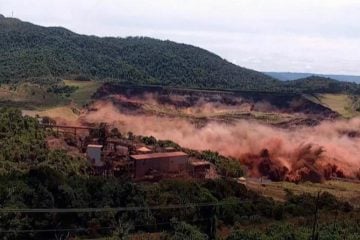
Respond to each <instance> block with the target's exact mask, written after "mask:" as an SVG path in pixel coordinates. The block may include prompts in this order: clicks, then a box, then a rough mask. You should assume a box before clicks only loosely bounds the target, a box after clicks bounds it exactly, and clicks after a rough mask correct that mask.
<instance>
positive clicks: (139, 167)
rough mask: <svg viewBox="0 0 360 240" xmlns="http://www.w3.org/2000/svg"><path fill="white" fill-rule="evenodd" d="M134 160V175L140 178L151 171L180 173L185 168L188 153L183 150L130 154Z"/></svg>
mask: <svg viewBox="0 0 360 240" xmlns="http://www.w3.org/2000/svg"><path fill="white" fill-rule="evenodd" d="M130 157H131V159H132V160H133V161H134V168H135V172H134V175H135V176H134V177H135V178H136V179H141V178H143V177H144V176H146V175H147V174H149V173H150V172H152V171H157V172H160V173H180V172H183V171H186V170H187V164H188V158H189V157H188V155H187V154H186V153H184V152H159V153H150V154H139V155H131V156H130Z"/></svg>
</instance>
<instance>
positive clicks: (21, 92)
mask: <svg viewBox="0 0 360 240" xmlns="http://www.w3.org/2000/svg"><path fill="white" fill-rule="evenodd" d="M0 102H2V103H4V105H5V104H6V105H7V106H13V107H21V108H23V109H44V108H49V107H55V106H61V105H66V104H68V103H69V102H70V101H69V99H66V98H64V97H63V96H61V95H57V94H54V93H49V92H47V88H45V87H43V86H40V85H37V84H32V83H21V84H18V85H7V84H2V85H1V86H0Z"/></svg>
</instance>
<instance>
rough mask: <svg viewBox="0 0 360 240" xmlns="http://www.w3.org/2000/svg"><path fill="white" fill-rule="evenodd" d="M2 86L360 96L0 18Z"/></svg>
mask: <svg viewBox="0 0 360 240" xmlns="http://www.w3.org/2000/svg"><path fill="white" fill-rule="evenodd" d="M0 49H1V52H0V83H1V82H3V83H14V82H18V81H32V82H48V83H52V82H54V83H55V82H58V79H59V78H71V79H79V80H87V79H97V80H102V81H116V82H121V83H126V84H137V85H138V84H141V85H162V86H170V87H181V88H200V89H219V90H242V91H273V92H274V91H286V92H288V91H295V92H336V93H338V92H344V91H345V92H351V93H358V92H359V86H358V85H357V84H355V83H348V82H340V81H336V80H332V79H329V78H324V77H314V76H311V77H308V78H305V79H299V80H296V81H289V82H282V81H279V80H276V79H274V78H271V77H270V76H267V75H265V74H263V73H260V72H257V71H253V70H250V69H246V68H242V67H239V66H237V65H234V64H232V63H230V62H228V61H226V60H224V59H222V58H220V57H219V56H217V55H215V54H213V53H211V52H209V51H206V50H204V49H201V48H198V47H194V46H191V45H186V44H179V43H175V42H171V41H161V40H156V39H151V38H147V37H128V38H115V37H104V38H100V37H96V36H86V35H79V34H76V33H73V32H71V31H69V30H67V29H65V28H61V27H41V26H37V25H34V24H31V23H27V22H23V21H20V20H18V19H14V18H5V17H3V16H2V17H0Z"/></svg>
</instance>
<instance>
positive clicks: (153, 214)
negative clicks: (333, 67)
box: [0, 108, 359, 240]
mask: <svg viewBox="0 0 360 240" xmlns="http://www.w3.org/2000/svg"><path fill="white" fill-rule="evenodd" d="M0 132H1V136H0V146H1V148H0V164H1V166H2V168H1V172H0V206H1V211H0V229H1V231H0V238H1V239H55V238H59V235H58V234H60V232H59V231H60V230H61V229H75V230H76V231H72V230H66V231H67V232H70V233H71V234H70V235H71V236H80V237H81V236H84V237H85V236H86V237H93V238H94V237H100V236H108V237H112V238H113V239H125V237H126V236H128V235H130V236H131V234H133V233H138V232H142V231H146V232H155V233H159V232H162V233H164V234H162V235H163V236H164V238H165V239H174V240H175V239H179V238H181V239H215V237H216V236H219V234H218V233H217V229H219V228H221V227H227V228H232V226H233V225H236V226H244V227H250V226H251V227H252V228H253V229H259V230H256V231H258V232H260V233H259V234H264V231H262V230H261V228H257V227H256V226H262V225H264V224H265V225H268V224H272V223H276V224H279V225H280V226H281V228H284V230H283V231H282V233H284V234H285V233H287V230H286V227H284V226H285V225H284V226H283V224H284V222H285V221H290V220H291V221H292V219H294V218H302V219H305V221H307V223H306V224H304V225H303V228H304V229H305V228H306V229H305V230H302V229H303V228H300V227H297V228H295V230H294V231H299V232H301V233H302V234H303V235H304V236H309V231H308V228H310V227H311V219H312V216H313V213H314V211H315V208H316V202H318V203H319V204H318V205H319V209H320V213H321V214H332V213H334V214H335V213H336V214H338V215H339V217H340V216H342V217H344V218H346V219H347V220H348V221H349V223H348V224H347V225H346V226H345V228H344V229H346V231H347V233H346V234H348V235H346V236H349V237H350V236H352V234H353V233H354V232H355V231H357V230H358V225H356V221H358V220H359V219H358V217H359V215H358V214H357V213H356V212H353V211H354V210H353V209H352V206H351V205H349V204H348V203H347V202H342V201H339V200H337V199H336V198H335V197H334V196H333V195H331V194H329V193H322V194H321V195H320V197H319V199H318V200H316V197H315V196H314V195H310V194H300V195H295V194H293V193H292V192H291V191H288V194H287V196H286V199H285V201H284V202H276V201H274V200H273V199H271V198H267V197H263V196H261V195H259V194H257V193H255V192H254V191H251V190H248V189H247V188H246V187H245V186H244V185H241V184H239V183H237V182H236V181H234V180H232V177H237V176H240V175H242V174H243V173H242V169H241V165H240V164H238V163H233V162H230V159H228V158H225V157H223V156H221V155H219V154H217V153H214V152H210V151H205V152H195V151H194V152H192V153H191V150H186V149H185V150H186V151H188V152H189V153H190V154H193V155H196V156H199V157H200V158H203V159H207V160H209V161H211V162H213V163H214V164H215V165H216V166H217V167H218V169H219V171H221V173H222V174H223V175H224V178H223V179H217V180H203V181H191V180H163V181H161V182H159V183H152V184H146V183H134V182H131V181H129V180H128V179H127V178H126V177H125V176H124V178H115V177H107V178H104V177H101V176H89V175H87V174H86V172H85V171H84V168H85V167H86V164H85V162H86V161H85V159H81V158H75V157H73V156H71V155H69V153H67V152H64V151H61V150H51V149H49V148H48V147H47V144H46V137H47V136H48V135H51V134H53V133H52V132H51V131H50V132H45V131H44V129H42V128H40V127H39V124H38V121H37V120H36V119H34V118H31V117H23V116H21V112H20V111H19V110H15V109H7V108H3V109H1V110H0ZM112 133H113V134H115V135H118V134H119V132H118V131H116V130H113V131H112ZM131 138H137V137H136V136H132V137H131ZM141 140H142V141H144V142H149V143H151V144H155V145H159V146H160V145H161V146H173V147H180V146H178V145H176V144H175V143H172V142H170V141H158V140H156V139H155V138H153V137H142V138H141ZM234 162H235V161H234ZM226 176H228V177H230V178H228V177H226ZM171 205H172V206H174V205H180V206H182V207H181V208H169V206H171ZM153 206H156V207H157V208H151V207H153ZM119 207H123V208H129V207H141V208H142V210H141V209H140V210H136V211H135V210H131V209H129V210H128V211H117V210H111V211H110V210H108V211H99V212H81V211H80V212H68V213H67V212H52V211H51V210H49V211H48V212H45V213H41V212H38V213H29V212H28V213H26V212H22V213H15V212H5V211H6V210H7V209H39V208H45V209H56V208H69V209H83V208H119ZM159 207H160V208H159ZM351 214H353V216H355V217H354V219H353V220H352V218H349V217H347V216H352V215H351ZM350 219H351V221H350ZM309 222H310V223H309ZM46 229H59V231H58V232H56V231H41V230H46ZM36 230H40V231H36ZM331 231H333V229H326V228H324V230H323V229H321V230H320V231H319V233H320V234H322V235H325V236H327V235H329V234H331V233H332V232H331ZM265 233H266V231H265ZM239 234H243V233H239V232H238V230H237V229H235V231H234V233H233V234H231V235H230V238H229V239H232V238H234V237H238V235H239ZM255 234H257V233H255ZM274 234H275V233H274ZM279 234H280V233H279ZM337 234H338V235H337V236H339V238H338V239H342V238H341V237H344V236H345V235H344V232H343V231H338V233H337ZM240 236H241V235H240ZM274 236H275V237H273V238H265V237H262V235H261V238H258V239H276V237H277V236H280V235H274ZM235 239H238V238H235ZM287 239H297V238H287ZM300 239H302V238H300ZM335 239H336V238H335ZM350 239H351V238H350Z"/></svg>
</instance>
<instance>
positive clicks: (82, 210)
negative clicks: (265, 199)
mask: <svg viewBox="0 0 360 240" xmlns="http://www.w3.org/2000/svg"><path fill="white" fill-rule="evenodd" d="M247 202H249V201H235V202H215V203H214V202H213V203H189V204H176V205H166V206H141V207H118V208H1V209H0V213H92V212H131V211H144V210H160V209H182V208H193V207H211V206H224V205H234V204H240V203H247Z"/></svg>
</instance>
